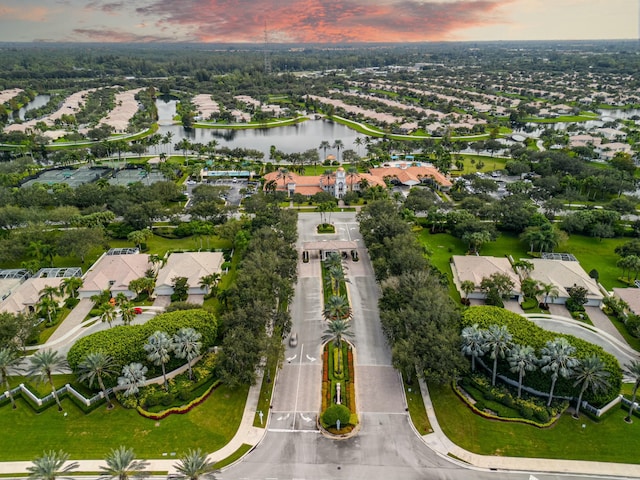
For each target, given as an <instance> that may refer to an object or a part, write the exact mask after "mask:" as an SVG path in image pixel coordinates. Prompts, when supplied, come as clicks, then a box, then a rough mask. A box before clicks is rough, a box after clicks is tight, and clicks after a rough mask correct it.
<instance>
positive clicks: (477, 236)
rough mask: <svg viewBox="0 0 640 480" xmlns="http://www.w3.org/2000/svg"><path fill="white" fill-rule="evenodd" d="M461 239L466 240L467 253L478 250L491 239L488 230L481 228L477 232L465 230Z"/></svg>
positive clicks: (473, 252)
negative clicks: (481, 229)
mask: <svg viewBox="0 0 640 480" xmlns="http://www.w3.org/2000/svg"><path fill="white" fill-rule="evenodd" d="M462 240H463V241H464V242H467V245H468V247H469V253H471V254H476V253H479V252H480V249H481V248H482V246H483V245H484V244H485V243H487V242H490V241H491V240H493V238H492V235H491V233H490V232H488V231H486V230H483V231H479V232H467V233H465V234H464V235H462Z"/></svg>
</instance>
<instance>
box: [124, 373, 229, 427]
mask: <svg viewBox="0 0 640 480" xmlns="http://www.w3.org/2000/svg"><path fill="white" fill-rule="evenodd" d="M221 384H222V382H221V381H220V380H216V381H215V382H214V383H213V384H211V386H210V387H209V388H207V390H206V391H205V392H204V393H203V394H202V395H201V396H199V397H198V398H195V399H193V400H192V401H191V402H189V403H188V404H186V405H182V406H180V407H173V408H169V409H167V410H163V411H161V412H148V411H146V410H144V409H143V408H142V407H140V406H138V407H136V410H137V411H138V413H139V414H140V415H142V416H143V417H146V418H149V419H151V420H162V419H163V418H167V417H168V416H169V415H173V414H179V415H181V414H184V413H187V412H190V411H191V409H192V408H194V407H196V406H198V405H200V404H201V403H202V402H204V401H205V400H206V399H207V398H208V397H209V395H211V392H213V391H214V390H215V389H216V388H218V387H219V386H220V385H221Z"/></svg>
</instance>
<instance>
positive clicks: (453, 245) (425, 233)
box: [418, 229, 467, 302]
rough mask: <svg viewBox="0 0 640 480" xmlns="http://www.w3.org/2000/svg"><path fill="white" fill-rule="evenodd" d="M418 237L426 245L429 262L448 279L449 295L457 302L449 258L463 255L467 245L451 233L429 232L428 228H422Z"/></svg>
mask: <svg viewBox="0 0 640 480" xmlns="http://www.w3.org/2000/svg"><path fill="white" fill-rule="evenodd" d="M418 239H419V241H420V243H422V244H423V245H424V246H426V247H427V250H428V251H429V255H428V256H429V261H430V262H431V264H432V265H433V266H435V267H436V268H437V269H438V270H440V271H441V272H442V273H444V274H445V275H446V276H447V278H448V279H449V296H450V297H451V298H453V299H454V300H456V301H458V302H459V301H460V293H458V290H456V288H455V286H454V285H453V275H452V273H451V267H450V266H449V260H450V259H451V256H452V255H464V254H465V253H466V252H467V245H466V244H465V243H464V242H463V241H462V240H460V239H459V238H456V237H454V236H453V235H450V234H448V233H435V234H431V233H430V232H429V230H428V229H424V230H422V232H420V234H419V236H418Z"/></svg>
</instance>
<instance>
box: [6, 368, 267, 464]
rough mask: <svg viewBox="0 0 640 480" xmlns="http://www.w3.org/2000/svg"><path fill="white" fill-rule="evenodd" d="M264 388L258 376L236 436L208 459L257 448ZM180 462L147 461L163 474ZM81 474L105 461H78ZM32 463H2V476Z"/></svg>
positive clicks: (164, 460)
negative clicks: (247, 447) (258, 414)
mask: <svg viewBox="0 0 640 480" xmlns="http://www.w3.org/2000/svg"><path fill="white" fill-rule="evenodd" d="M261 386H262V375H261V374H260V375H258V378H256V383H255V385H252V386H251V387H250V388H249V393H248V395H247V403H246V406H245V409H244V414H243V415H242V420H241V421H240V426H239V427H238V431H237V432H236V434H235V436H234V437H233V438H232V439H231V441H230V442H229V443H227V444H226V445H225V446H224V447H222V448H221V449H220V450H217V451H215V452H213V453H211V454H209V456H208V459H209V460H210V461H212V462H218V461H220V460H224V459H225V458H227V457H229V456H230V455H232V454H233V453H234V452H235V451H236V450H238V449H239V448H240V447H241V446H242V445H244V444H247V445H251V446H256V445H258V443H260V441H261V440H262V438H263V437H264V435H265V434H266V432H267V429H266V423H267V422H268V418H267V419H265V420H266V422H265V428H257V427H254V426H253V419H254V418H255V414H256V410H257V407H258V399H259V398H260V388H261ZM177 461H178V457H177V456H175V457H173V456H172V457H171V459H154V460H147V462H148V463H149V466H148V467H147V470H148V471H156V472H162V471H166V472H169V474H171V473H176V469H175V464H176V462H177ZM78 464H79V467H78V468H77V471H79V472H99V471H100V466H104V465H106V464H105V461H104V459H100V460H78ZM31 465H32V462H0V475H5V476H6V475H8V474H21V473H26V472H27V467H30V466H31Z"/></svg>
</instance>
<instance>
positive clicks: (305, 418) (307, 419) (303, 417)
mask: <svg viewBox="0 0 640 480" xmlns="http://www.w3.org/2000/svg"><path fill="white" fill-rule="evenodd" d="M300 416H301V417H302V419H303V420H304V421H305V422H310V421H311V420H313V419H312V418H311V417H305V416H304V413H301V414H300Z"/></svg>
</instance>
